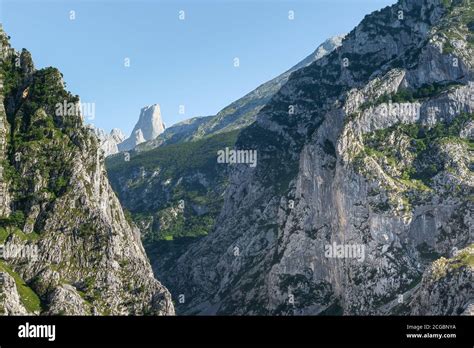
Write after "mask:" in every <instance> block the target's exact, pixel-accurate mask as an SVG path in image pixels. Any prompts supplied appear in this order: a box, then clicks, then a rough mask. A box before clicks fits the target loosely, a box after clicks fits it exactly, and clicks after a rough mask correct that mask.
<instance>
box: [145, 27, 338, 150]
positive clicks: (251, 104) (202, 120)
mask: <svg viewBox="0 0 474 348" xmlns="http://www.w3.org/2000/svg"><path fill="white" fill-rule="evenodd" d="M343 38H344V36H343V35H339V36H334V37H332V38H330V39H327V40H326V41H325V42H323V43H322V44H321V45H320V46H319V47H318V48H316V50H315V51H314V52H313V53H312V54H310V55H309V56H308V57H306V58H305V59H303V60H302V61H301V62H299V63H298V64H296V65H295V66H293V67H292V68H291V69H289V70H288V71H286V72H284V73H283V74H281V75H279V76H277V77H275V78H274V79H272V80H270V81H268V82H265V83H264V84H262V85H261V86H259V87H257V88H256V89H255V90H253V91H252V92H250V93H248V94H247V95H245V96H244V97H242V98H240V99H238V100H236V101H235V102H233V103H232V104H230V105H229V106H227V107H225V108H224V109H223V110H221V111H220V112H219V113H218V114H217V115H215V116H208V117H196V118H193V119H191V120H186V121H183V122H180V123H178V124H176V125H173V126H172V127H170V128H168V129H167V130H166V131H165V132H164V133H163V134H162V135H161V136H158V137H157V138H156V139H154V140H152V141H149V142H146V143H143V144H141V145H140V146H139V147H138V148H137V149H138V150H139V151H144V150H147V149H152V148H155V147H157V146H162V145H164V144H175V143H177V142H183V141H189V140H197V139H200V138H202V137H204V136H207V135H211V134H217V133H225V132H229V131H232V130H236V129H241V128H244V127H246V126H248V125H250V124H251V123H252V122H254V121H255V117H256V115H257V113H258V112H259V111H260V109H262V108H263V107H264V106H265V104H266V103H268V102H269V101H270V99H271V98H272V96H273V95H274V94H275V93H277V92H278V90H279V89H280V88H281V86H283V84H285V83H286V81H288V78H289V77H290V75H291V74H292V73H293V72H295V71H296V70H298V69H301V68H303V67H305V66H307V65H309V64H311V63H312V62H314V61H316V60H318V59H321V58H322V57H324V56H325V55H326V54H328V53H330V52H331V51H333V50H334V49H336V48H337V47H339V46H340V45H341V42H342V39H343Z"/></svg>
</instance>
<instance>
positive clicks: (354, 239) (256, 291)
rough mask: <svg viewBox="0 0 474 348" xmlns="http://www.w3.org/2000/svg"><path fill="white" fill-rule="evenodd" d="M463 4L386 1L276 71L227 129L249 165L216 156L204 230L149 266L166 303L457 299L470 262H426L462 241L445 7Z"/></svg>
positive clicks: (283, 307) (322, 307)
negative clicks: (218, 207) (249, 119)
mask: <svg viewBox="0 0 474 348" xmlns="http://www.w3.org/2000/svg"><path fill="white" fill-rule="evenodd" d="M469 6H471V7H470V8H469V11H472V5H470V4H468V3H467V2H460V1H458V2H453V3H452V4H449V5H447V4H446V3H445V2H443V1H438V0H415V1H405V0H401V1H399V2H398V3H397V4H395V5H393V6H391V7H387V8H385V9H382V10H381V11H377V12H375V13H373V14H371V15H369V16H367V17H366V18H365V19H364V20H363V21H362V22H361V23H360V24H359V26H357V27H356V28H355V29H354V30H353V31H352V32H351V33H349V34H348V35H347V36H346V37H345V38H344V40H343V42H342V46H341V47H339V48H338V49H336V50H335V51H333V52H332V53H330V54H328V55H327V56H325V57H323V58H321V59H320V60H318V61H316V62H314V63H312V64H310V65H309V66H307V67H305V68H302V69H300V70H298V71H296V72H294V73H293V74H292V75H291V76H290V78H289V80H288V82H286V83H285V84H284V85H283V86H282V87H281V89H280V90H279V92H278V93H277V94H276V95H275V96H274V97H273V98H272V100H271V101H270V102H269V103H268V104H267V105H266V106H265V107H264V108H263V109H262V110H261V111H260V112H259V114H258V116H257V118H256V122H255V123H254V124H252V125H251V126H249V127H248V128H246V129H244V130H243V131H242V132H241V133H240V136H239V139H238V140H237V145H236V146H237V147H239V148H252V149H256V150H257V152H258V163H259V164H258V166H257V167H256V168H250V167H249V166H245V165H241V166H238V165H237V166H234V167H233V168H232V170H231V174H230V178H229V180H230V184H229V186H228V189H227V190H226V192H225V201H224V206H223V208H222V211H221V214H220V217H219V219H218V221H217V223H216V225H215V228H214V230H213V231H212V232H211V233H210V234H209V235H208V236H207V237H205V238H203V239H202V240H200V241H199V242H197V243H195V244H194V245H192V246H191V247H190V248H189V250H187V252H186V253H185V254H184V255H183V256H181V258H180V259H179V260H178V261H177V263H176V266H175V267H172V268H171V269H169V270H168V271H166V270H162V273H161V277H162V279H163V280H164V282H165V284H166V285H167V287H168V288H169V289H170V290H171V291H172V293H176V294H179V293H184V294H187V295H186V298H187V299H189V300H188V301H187V302H186V303H185V304H181V305H178V307H177V308H178V313H180V312H181V313H188V314H189V313H201V314H213V313H217V314H274V315H275V314H298V315H302V314H349V315H350V314H352V315H362V314H366V315H367V314H414V313H422V314H424V315H427V314H437V313H443V314H460V312H461V311H463V310H464V311H466V310H467V308H468V307H469V303H470V301H471V300H470V295H467V292H468V289H467V288H466V283H467V282H469V279H471V276H472V261H471V263H470V264H469V263H468V265H466V266H465V267H463V268H462V271H460V272H459V273H456V275H453V277H452V278H443V279H442V280H441V281H440V282H439V283H437V285H433V282H435V283H436V282H438V281H437V280H435V281H433V280H429V279H428V278H427V277H429V276H428V275H427V274H429V272H430V271H429V270H430V269H431V268H432V267H435V265H436V262H438V263H439V262H442V261H436V260H437V259H440V260H442V259H441V258H442V257H451V254H452V252H453V249H454V248H457V249H464V248H467V247H469V246H470V245H471V244H472V240H473V231H474V226H473V223H474V221H473V211H474V210H473V201H472V194H473V192H474V190H473V185H474V181H473V179H474V175H473V167H472V163H473V156H472V143H470V142H469V141H466V137H467V136H468V134H470V130H469V129H470V124H471V123H472V117H473V114H474V103H473V100H474V97H473V94H474V93H473V92H474V91H473V82H474V80H473V71H472V69H473V63H474V62H473V60H472V57H473V52H474V50H473V47H472V45H470V44H468V37H469V35H472V32H469V31H468V29H467V27H466V24H465V23H464V22H463V21H465V19H463V20H461V21H454V20H453V18H456V16H462V14H463V13H467V12H468V9H467V8H466V7H469ZM400 11H402V12H403V19H400ZM451 31H456V32H458V33H462V34H461V36H462V35H463V37H464V40H460V39H457V40H458V41H463V44H460V43H459V42H457V43H454V42H452V39H451V38H452V36H451V35H449V33H450V32H451ZM440 43H442V44H440ZM443 47H444V48H443ZM447 47H449V49H447ZM451 47H452V48H451ZM454 58H456V59H454ZM290 107H292V108H293V109H294V110H295V112H294V114H290V113H289V108H290ZM332 246H342V247H360V249H357V250H359V251H362V253H356V251H357V250H356V249H353V250H355V251H354V253H356V256H357V257H354V255H352V256H351V254H350V252H349V251H350V250H349V249H345V250H346V251H342V252H341V254H340V257H338V256H330V255H329V256H328V250H331V249H329V248H331V247H332ZM347 250H349V251H347ZM467 250H468V252H470V253H471V256H470V257H471V259H470V260H472V249H467ZM469 250H471V251H469ZM433 262H435V263H434V264H433ZM430 279H431V278H430ZM451 283H452V284H454V285H455V289H460V288H463V289H465V290H463V292H462V293H461V294H456V292H455V291H448V292H443V291H444V290H443V289H446V288H447V287H448V286H449V284H451ZM427 289H435V290H434V291H435V292H434V293H433V296H431V297H429V296H423V292H427V291H431V290H427ZM441 294H443V295H441ZM471 294H472V292H471ZM443 296H445V299H444V297H443ZM413 298H414V299H418V300H413V302H410V301H409V300H410V299H413ZM441 298H443V299H444V300H443V301H445V302H443V303H439V301H438V300H440V299H441ZM398 299H402V300H401V302H400V303H399V302H398V301H397V300H398Z"/></svg>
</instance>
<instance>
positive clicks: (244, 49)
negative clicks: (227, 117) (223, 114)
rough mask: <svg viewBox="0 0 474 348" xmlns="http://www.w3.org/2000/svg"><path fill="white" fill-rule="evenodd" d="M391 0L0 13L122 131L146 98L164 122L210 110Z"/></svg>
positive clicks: (98, 117) (34, 5) (167, 3)
mask: <svg viewBox="0 0 474 348" xmlns="http://www.w3.org/2000/svg"><path fill="white" fill-rule="evenodd" d="M395 2H396V1H395V0H291V1H290V0H188V1H182V0H161V1H160V0H155V1H152V0H138V1H137V0H101V1H92V0H49V1H48V0H45V1H40V0H38V1H33V0H0V21H1V23H3V27H4V30H5V31H6V32H7V33H8V34H9V35H10V36H11V44H12V45H13V47H15V48H16V49H21V48H23V47H25V48H27V49H28V50H29V51H30V52H31V53H32V55H33V59H34V61H35V64H36V67H37V68H42V67H46V66H54V67H57V68H59V69H60V70H61V72H62V73H63V74H64V79H65V81H66V83H67V87H68V89H69V90H70V91H71V92H72V93H74V94H79V95H80V97H81V101H82V102H85V103H95V119H94V120H93V121H89V122H90V123H94V124H95V125H96V126H97V127H100V128H103V129H105V130H107V131H109V130H110V129H111V128H114V127H118V128H121V129H122V130H123V131H124V132H125V133H126V134H127V135H128V134H129V133H130V132H131V130H132V128H133V126H134V124H135V123H136V121H137V120H138V115H139V112H140V109H141V108H142V107H143V106H146V105H150V104H154V103H158V104H160V105H161V111H162V116H163V119H164V121H165V123H166V125H167V126H170V125H172V124H173V123H176V122H178V121H181V120H184V119H187V118H190V117H195V116H207V115H213V114H216V113H217V112H218V111H219V110H220V109H222V108H223V107H225V106H227V105H228V104H230V103H231V102H232V101H234V100H236V99H238V98H240V97H242V96H243V95H245V94H246V93H248V92H250V91H251V90H253V89H254V88H255V87H257V86H258V85H260V84H261V83H263V82H265V81H268V80H269V79H271V78H273V77H275V76H277V75H279V74H280V73H282V72H283V71H285V70H287V69H288V68H290V67H291V66H293V65H295V64H296V63H298V62H299V61H300V60H302V59H303V58H305V57H306V56H307V55H309V54H310V53H311V52H313V51H314V49H315V48H316V47H317V46H318V45H319V44H320V43H321V42H323V41H324V40H325V39H327V38H329V37H331V36H334V35H338V34H342V33H347V32H349V31H350V30H351V29H352V28H353V27H354V26H356V25H357V24H358V23H359V22H360V21H361V20H362V18H363V17H364V16H365V15H366V14H368V13H370V12H372V11H374V10H378V9H380V8H383V7H385V6H387V5H390V4H393V3H395ZM71 11H74V13H72V12H71ZM180 11H184V15H185V18H184V20H181V19H180V14H181V15H182V14H183V13H180ZM289 11H294V19H293V20H290V19H289ZM74 16H75V18H74V19H72V17H74ZM127 58H128V59H129V62H130V66H129V67H127V66H125V65H126V59H127ZM234 58H239V61H240V66H239V67H235V66H234ZM180 105H184V111H185V113H184V114H180V113H179V110H180Z"/></svg>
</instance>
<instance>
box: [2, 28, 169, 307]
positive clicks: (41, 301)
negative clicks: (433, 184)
mask: <svg viewBox="0 0 474 348" xmlns="http://www.w3.org/2000/svg"><path fill="white" fill-rule="evenodd" d="M0 36H1V38H2V40H6V37H5V35H4V34H2V35H0ZM20 60H21V66H20V68H18V67H17V65H16V64H15V59H14V57H6V58H5V59H4V62H3V64H2V73H3V75H4V76H8V85H5V86H4V89H3V93H2V96H3V97H4V105H5V110H6V118H7V122H5V125H6V127H7V128H8V129H9V132H10V134H12V136H11V137H9V139H8V141H7V155H6V161H4V162H3V163H4V165H5V167H6V168H7V170H8V176H6V177H4V178H3V182H6V183H7V186H8V187H9V188H10V191H11V193H12V194H11V197H12V200H11V208H12V209H11V210H12V211H11V214H10V216H9V217H8V218H6V219H5V218H3V219H1V221H0V242H2V243H3V244H4V247H5V250H8V251H9V253H8V255H4V256H3V260H0V271H2V272H3V270H5V271H6V272H7V273H8V274H9V275H10V276H11V277H12V278H14V281H15V286H16V288H17V293H18V295H19V297H20V302H21V303H22V304H24V308H25V309H26V311H27V312H28V313H29V314H35V313H39V314H64V315H79V314H80V315H83V314H87V315H145V314H149V315H171V314H174V309H173V304H172V301H171V297H170V294H169V292H168V291H167V289H166V288H164V287H163V286H162V285H161V284H160V282H159V281H157V280H156V279H155V278H154V276H153V273H152V270H151V267H150V264H149V262H148V259H147V257H146V255H145V252H144V249H143V246H142V244H141V241H140V234H139V231H138V229H137V228H136V227H135V225H133V224H132V223H131V222H130V221H129V220H128V219H127V218H126V217H125V215H124V212H123V210H122V207H121V205H120V203H119V201H118V200H117V198H116V196H115V194H114V192H113V190H112V189H111V187H110V185H109V182H108V179H107V177H106V172H105V168H104V165H103V162H104V154H103V151H101V150H100V147H99V146H100V144H99V142H98V139H97V137H96V136H95V135H94V134H93V133H92V132H91V131H90V129H88V127H86V126H85V125H84V123H83V119H82V117H81V114H80V108H79V107H78V103H79V99H78V97H77V96H73V95H72V94H71V93H69V92H68V91H66V90H65V89H64V82H63V80H62V75H61V73H60V72H59V71H58V70H56V69H54V68H46V69H42V70H35V69H34V66H33V64H32V60H31V56H30V55H29V53H28V52H27V51H26V50H24V51H23V52H22V54H21V56H20ZM5 81H7V79H5ZM45 91H47V93H45ZM2 99H3V98H2ZM62 105H66V106H67V108H62V107H61V106H62ZM2 106H3V105H2ZM3 273H5V272H3ZM10 280H11V279H10ZM10 280H9V278H8V277H7V282H6V283H4V284H7V286H8V288H7V291H10V290H11V289H12V288H13V287H12V283H11V281H10ZM11 294H12V295H11V296H10V299H8V298H7V303H6V304H4V305H3V307H4V308H3V312H4V313H7V314H10V313H13V314H15V313H20V312H21V313H23V312H22V310H21V307H19V306H18V305H17V302H18V301H17V298H16V297H15V295H14V294H15V291H13V290H12V291H11ZM12 296H13V297H12ZM11 308H16V309H14V310H12V309H11Z"/></svg>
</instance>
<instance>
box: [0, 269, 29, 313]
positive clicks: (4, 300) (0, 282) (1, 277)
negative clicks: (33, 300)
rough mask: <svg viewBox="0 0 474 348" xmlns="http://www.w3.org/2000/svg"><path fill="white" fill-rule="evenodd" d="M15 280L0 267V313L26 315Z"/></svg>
mask: <svg viewBox="0 0 474 348" xmlns="http://www.w3.org/2000/svg"><path fill="white" fill-rule="evenodd" d="M27 314H28V311H27V310H26V308H25V307H24V305H23V304H22V303H21V299H20V295H19V294H18V291H17V286H16V284H15V280H14V279H13V278H12V277H11V276H10V275H9V274H8V273H7V272H2V269H1V268H0V315H27Z"/></svg>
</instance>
